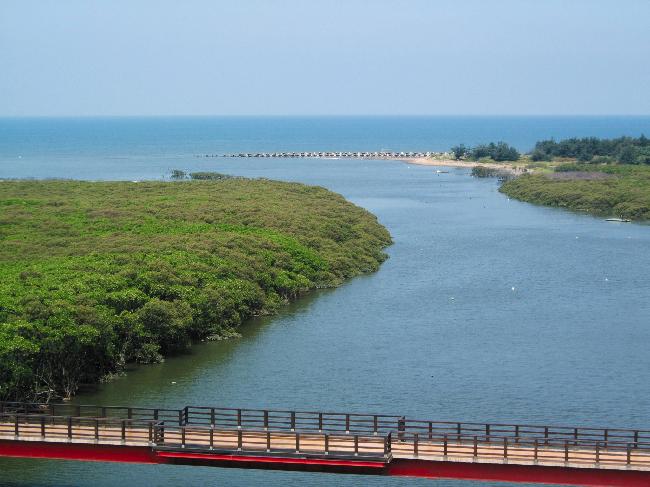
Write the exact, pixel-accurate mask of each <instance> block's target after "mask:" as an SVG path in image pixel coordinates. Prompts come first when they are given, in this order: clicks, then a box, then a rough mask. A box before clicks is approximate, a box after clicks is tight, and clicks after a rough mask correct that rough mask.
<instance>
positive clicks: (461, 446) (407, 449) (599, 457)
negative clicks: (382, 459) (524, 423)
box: [393, 433, 650, 469]
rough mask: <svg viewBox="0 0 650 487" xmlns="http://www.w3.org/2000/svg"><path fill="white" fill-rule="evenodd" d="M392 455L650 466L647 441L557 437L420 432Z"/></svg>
mask: <svg viewBox="0 0 650 487" xmlns="http://www.w3.org/2000/svg"><path fill="white" fill-rule="evenodd" d="M393 453H394V455H395V456H405V455H410V456H412V457H413V458H422V457H424V458H426V457H429V458H432V457H434V458H435V457H442V459H455V460H460V461H462V460H468V459H471V461H481V462H489V463H499V462H503V463H532V464H546V465H567V464H571V465H574V466H596V467H607V466H610V467H611V466H624V467H628V468H629V467H637V468H639V467H640V468H645V469H650V442H643V443H641V442H637V443H632V442H625V441H615V440H611V439H610V440H609V441H597V440H584V439H577V440H576V439H575V438H572V439H567V438H558V437H541V438H531V437H512V436H495V435H490V436H482V435H457V434H443V435H429V434H428V433H427V434H424V435H421V434H419V433H404V434H402V435H401V437H400V440H399V441H398V442H395V443H394V445H393Z"/></svg>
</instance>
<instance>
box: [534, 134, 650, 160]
mask: <svg viewBox="0 0 650 487" xmlns="http://www.w3.org/2000/svg"><path fill="white" fill-rule="evenodd" d="M554 158H570V159H576V160H577V161H579V162H590V163H594V164H609V163H613V162H617V163H619V164H650V139H648V138H647V137H645V136H644V135H641V137H638V138H634V137H619V138H617V139H598V138H596V137H585V138H582V139H576V138H573V139H565V140H561V141H559V142H555V141H554V140H552V139H551V140H542V141H540V142H537V143H536V144H535V148H534V149H533V151H532V153H531V159H532V160H533V161H551V160H553V159H554Z"/></svg>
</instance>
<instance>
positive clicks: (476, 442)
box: [474, 436, 478, 458]
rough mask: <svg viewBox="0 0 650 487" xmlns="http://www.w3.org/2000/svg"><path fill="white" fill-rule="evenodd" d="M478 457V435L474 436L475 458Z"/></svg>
mask: <svg viewBox="0 0 650 487" xmlns="http://www.w3.org/2000/svg"><path fill="white" fill-rule="evenodd" d="M476 457H478V436H475V437H474V458H476Z"/></svg>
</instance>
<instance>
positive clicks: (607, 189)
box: [499, 164, 650, 220]
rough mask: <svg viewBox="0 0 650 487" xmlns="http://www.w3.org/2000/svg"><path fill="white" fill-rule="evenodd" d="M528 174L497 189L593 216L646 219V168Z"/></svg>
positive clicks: (649, 199)
mask: <svg viewBox="0 0 650 487" xmlns="http://www.w3.org/2000/svg"><path fill="white" fill-rule="evenodd" d="M555 170H556V172H553V173H549V174H528V175H524V176H522V177H518V178H515V179H512V180H510V181H507V182H505V183H504V184H503V185H502V186H501V188H500V189H499V190H500V191H501V192H502V193H504V194H506V195H507V196H509V197H511V198H516V199H519V200H521V201H527V202H529V203H535V204H541V205H545V206H554V207H559V208H565V209H568V210H573V211H580V212H587V213H590V214H593V215H596V216H607V217H616V218H622V219H631V220H649V219H650V167H647V166H633V165H589V164H582V165H578V164H570V165H565V166H558V167H557V168H555Z"/></svg>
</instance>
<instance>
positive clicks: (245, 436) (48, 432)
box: [0, 412, 391, 461]
mask: <svg viewBox="0 0 650 487" xmlns="http://www.w3.org/2000/svg"><path fill="white" fill-rule="evenodd" d="M0 438H4V439H7V438H11V439H14V440H40V441H55V442H59V441H63V442H78V443H96V444H133V445H142V446H145V445H146V446H151V447H154V448H157V449H171V450H177V449H187V450H197V451H203V452H210V451H215V450H216V451H221V452H229V453H243V452H247V453H256V454H269V455H277V454H284V455H286V454H289V455H294V454H300V455H315V456H320V457H350V458H355V457H360V458H364V459H375V460H381V461H387V460H388V459H389V458H390V455H391V435H390V433H389V434H388V435H385V436H376V435H359V434H335V433H318V432H310V433H304V432H300V431H294V432H289V431H286V430H274V429H268V430H256V429H239V428H235V429H228V428H223V427H218V428H217V427H215V426H213V425H208V426H206V425H185V424H182V425H179V424H178V421H176V420H174V421H172V422H169V423H167V422H165V421H157V420H138V419H126V418H110V417H95V418H92V417H85V416H81V417H76V416H56V415H51V414H36V413H32V414H22V413H17V412H12V413H4V414H0Z"/></svg>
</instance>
